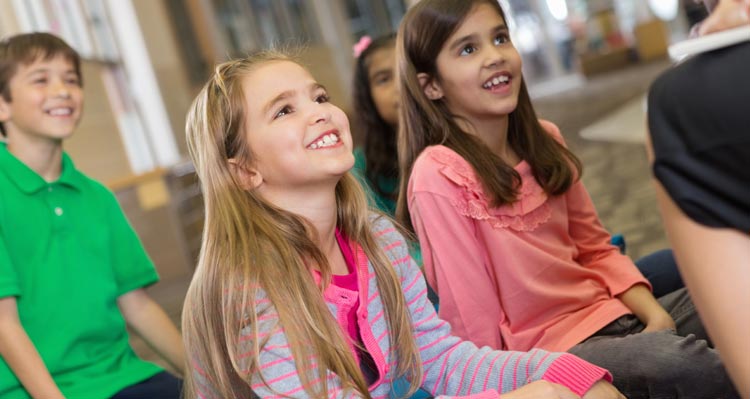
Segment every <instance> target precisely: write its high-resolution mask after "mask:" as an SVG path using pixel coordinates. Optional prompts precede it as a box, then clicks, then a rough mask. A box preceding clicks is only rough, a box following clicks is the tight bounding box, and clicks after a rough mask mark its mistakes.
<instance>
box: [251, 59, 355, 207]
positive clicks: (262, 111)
mask: <svg viewBox="0 0 750 399" xmlns="http://www.w3.org/2000/svg"><path fill="white" fill-rule="evenodd" d="M242 90H243V93H244V96H245V121H244V134H245V137H246V140H247V144H248V146H249V150H250V153H251V154H252V155H251V158H252V162H251V165H249V167H248V168H247V170H248V174H249V176H248V180H246V182H247V181H249V184H246V186H249V187H248V188H258V189H259V190H261V195H263V194H264V193H267V194H269V195H276V196H278V195H285V194H286V193H292V192H293V191H297V192H303V191H305V190H307V189H308V188H310V187H313V186H316V185H320V184H326V185H330V183H333V186H334V187H335V183H336V182H338V180H339V179H340V178H341V176H343V174H344V173H346V172H347V171H348V170H349V169H351V168H352V166H353V165H354V156H353V155H352V138H351V132H350V130H349V121H348V119H347V117H346V115H345V114H344V112H343V111H342V110H341V109H340V108H338V107H336V106H335V105H333V104H332V103H330V102H329V97H328V93H327V91H326V89H325V88H324V87H323V86H322V85H320V84H319V83H318V82H317V81H315V79H314V78H313V77H312V76H311V75H310V73H309V72H308V71H307V70H306V69H305V68H303V67H302V66H300V65H299V64H297V63H295V62H292V61H272V62H268V63H266V64H264V65H261V66H259V67H258V68H256V69H255V70H254V71H252V72H251V73H249V74H248V75H246V76H245V77H244V78H243V81H242Z"/></svg>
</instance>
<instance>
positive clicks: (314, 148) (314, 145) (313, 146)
mask: <svg viewBox="0 0 750 399" xmlns="http://www.w3.org/2000/svg"><path fill="white" fill-rule="evenodd" d="M310 148H312V149H313V150H316V149H318V145H317V144H315V143H313V144H312V145H310Z"/></svg>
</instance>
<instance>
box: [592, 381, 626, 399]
mask: <svg viewBox="0 0 750 399" xmlns="http://www.w3.org/2000/svg"><path fill="white" fill-rule="evenodd" d="M583 399H626V398H625V395H623V394H621V393H620V391H618V390H617V388H615V387H614V385H612V384H610V383H608V382H607V381H604V380H600V381H599V382H597V383H596V384H594V386H593V387H591V389H589V390H588V391H586V393H585V394H583Z"/></svg>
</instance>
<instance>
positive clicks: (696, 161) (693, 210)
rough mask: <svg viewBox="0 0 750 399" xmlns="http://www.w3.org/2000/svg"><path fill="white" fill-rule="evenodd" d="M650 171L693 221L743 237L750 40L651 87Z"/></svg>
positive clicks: (749, 222) (749, 200)
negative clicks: (738, 233) (651, 144)
mask: <svg viewBox="0 0 750 399" xmlns="http://www.w3.org/2000/svg"><path fill="white" fill-rule="evenodd" d="M648 124H649V129H650V132H651V139H652V143H653V147H654V155H655V160H654V165H653V172H654V175H655V176H656V178H657V179H658V180H659V182H661V184H662V185H663V186H664V188H665V189H666V190H667V192H668V193H669V195H670V196H671V197H672V199H673V200H674V202H675V203H676V204H677V205H678V206H679V207H680V209H682V211H683V212H685V214H686V215H688V216H689V217H690V218H692V219H693V220H695V221H696V222H698V223H701V224H703V225H706V226H711V227H730V228H736V229H739V230H741V231H744V232H750V42H745V43H743V44H739V45H735V46H731V47H727V48H724V49H720V50H716V51H713V52H710V53H705V54H701V55H698V56H695V57H693V58H691V59H689V60H688V61H686V62H684V63H682V64H681V65H679V66H677V67H675V68H673V69H671V70H669V71H667V72H665V73H664V74H663V75H662V76H660V77H659V78H658V79H657V80H656V81H655V82H654V84H653V85H652V86H651V90H650V92H649V96H648Z"/></svg>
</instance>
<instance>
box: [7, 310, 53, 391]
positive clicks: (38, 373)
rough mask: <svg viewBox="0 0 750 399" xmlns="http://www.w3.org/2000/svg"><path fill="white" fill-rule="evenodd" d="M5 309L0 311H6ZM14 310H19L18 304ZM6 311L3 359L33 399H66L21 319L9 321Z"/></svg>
mask: <svg viewBox="0 0 750 399" xmlns="http://www.w3.org/2000/svg"><path fill="white" fill-rule="evenodd" d="M5 301H7V299H4V300H0V302H5ZM5 305H6V304H2V305H0V308H6V306H5ZM12 306H13V307H14V308H15V306H16V305H15V300H14V301H13V303H12ZM4 310H5V309H0V313H2V314H1V315H0V357H2V358H3V360H5V362H6V363H7V364H8V367H10V369H11V370H12V371H13V374H15V375H16V377H17V378H18V380H19V381H21V384H23V386H24V388H26V390H27V391H28V393H29V395H30V396H31V397H32V398H40V399H41V398H44V399H57V398H64V396H63V394H62V392H60V389H59V388H58V387H57V385H56V384H55V381H54V380H53V379H52V375H50V373H49V370H47V367H46V366H45V365H44V362H43V361H42V358H41V356H39V352H38V351H37V350H36V347H35V346H34V344H33V343H32V342H31V340H30V339H29V336H28V334H26V331H25V330H24V329H23V326H22V325H21V323H20V322H19V321H18V319H17V317H13V316H10V317H8V316H7V315H6V314H5V313H6V312H4ZM14 310H15V309H14Z"/></svg>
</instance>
